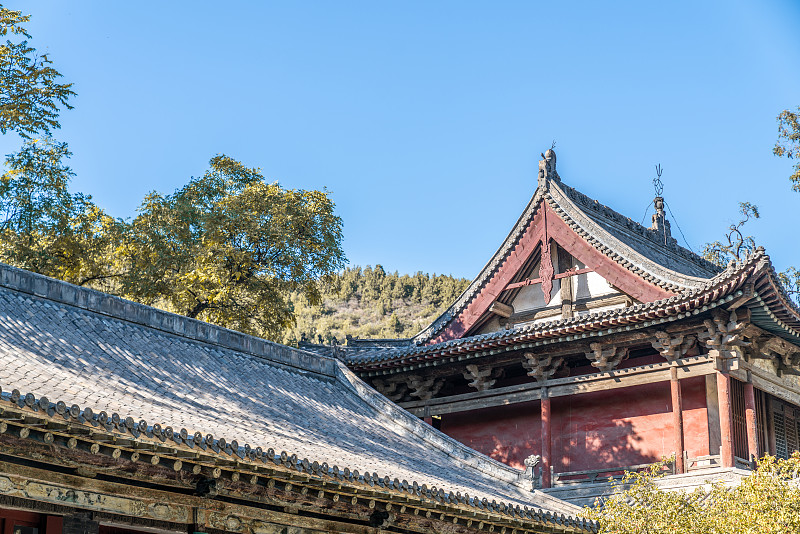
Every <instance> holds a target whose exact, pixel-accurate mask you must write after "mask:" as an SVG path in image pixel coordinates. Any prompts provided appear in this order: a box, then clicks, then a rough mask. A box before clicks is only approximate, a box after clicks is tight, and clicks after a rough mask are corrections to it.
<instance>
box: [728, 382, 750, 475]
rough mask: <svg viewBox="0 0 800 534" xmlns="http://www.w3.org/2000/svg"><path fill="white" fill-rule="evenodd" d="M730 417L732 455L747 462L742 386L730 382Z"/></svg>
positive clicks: (745, 422)
mask: <svg viewBox="0 0 800 534" xmlns="http://www.w3.org/2000/svg"><path fill="white" fill-rule="evenodd" d="M731 412H732V414H731V416H732V418H733V454H734V456H738V457H739V458H742V459H744V460H749V459H750V455H749V454H748V452H747V419H746V417H745V407H744V384H743V383H742V382H739V381H738V380H731Z"/></svg>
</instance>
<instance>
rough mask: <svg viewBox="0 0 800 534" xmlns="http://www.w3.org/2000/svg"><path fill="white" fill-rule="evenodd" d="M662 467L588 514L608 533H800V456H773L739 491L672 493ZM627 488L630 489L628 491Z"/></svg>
mask: <svg viewBox="0 0 800 534" xmlns="http://www.w3.org/2000/svg"><path fill="white" fill-rule="evenodd" d="M659 467H660V466H659V464H656V465H655V466H654V467H653V468H651V469H650V470H647V471H645V472H642V473H627V474H626V477H625V478H624V479H623V481H622V483H621V484H619V485H618V486H617V489H618V491H619V493H617V494H615V495H613V496H612V497H611V498H610V499H609V500H608V501H606V502H605V503H604V504H602V506H599V507H597V508H595V509H591V510H587V514H588V515H589V516H590V517H592V518H593V519H596V520H598V521H599V523H600V527H601V528H600V532H601V533H607V534H672V533H674V532H686V533H692V534H734V533H741V532H752V533H758V534H792V533H796V532H800V486H799V485H798V474H799V473H800V454H798V453H797V452H795V453H794V455H793V456H792V457H791V458H790V459H788V460H776V459H775V458H774V457H771V456H767V457H765V458H763V459H762V460H760V461H759V462H758V468H757V469H756V470H755V471H753V473H752V474H751V475H750V476H748V477H747V478H744V479H743V480H742V481H741V484H739V485H738V486H736V487H732V488H729V487H726V486H724V485H723V484H721V483H719V484H715V485H713V486H712V487H711V488H710V489H702V488H698V489H697V490H695V491H693V492H690V493H685V492H669V491H664V490H661V489H659V488H658V486H657V480H658V472H659ZM626 487H627V489H625V488H626Z"/></svg>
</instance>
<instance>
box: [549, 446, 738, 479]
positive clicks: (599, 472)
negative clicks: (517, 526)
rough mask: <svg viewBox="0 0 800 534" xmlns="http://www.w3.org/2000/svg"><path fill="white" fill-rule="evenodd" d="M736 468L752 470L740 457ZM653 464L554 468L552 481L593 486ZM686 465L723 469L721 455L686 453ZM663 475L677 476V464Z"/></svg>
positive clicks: (688, 468)
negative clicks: (592, 467)
mask: <svg viewBox="0 0 800 534" xmlns="http://www.w3.org/2000/svg"><path fill="white" fill-rule="evenodd" d="M734 460H735V464H734V465H735V466H736V467H738V468H740V469H752V468H753V467H752V465H751V463H750V462H748V461H747V460H745V459H744V458H739V457H738V456H737V457H736V458H734ZM651 465H653V464H639V465H627V466H622V467H606V468H604V469H585V470H583V471H565V472H562V473H556V472H554V471H553V467H552V466H551V467H550V472H551V473H552V476H551V480H552V485H553V487H555V486H570V485H573V484H591V483H593V482H605V481H607V480H609V479H614V480H620V479H622V477H624V476H625V472H626V471H642V470H644V469H647V468H648V467H650V466H651ZM684 465H685V466H686V471H687V472H691V471H698V470H700V469H711V468H719V467H722V462H721V461H720V455H719V454H707V455H705V456H696V457H692V458H689V457H688V455H686V454H685V453H684ZM662 473H663V474H665V475H674V474H675V463H674V462H668V463H667V464H665V465H664V468H663V470H662Z"/></svg>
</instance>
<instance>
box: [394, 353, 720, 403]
mask: <svg viewBox="0 0 800 534" xmlns="http://www.w3.org/2000/svg"><path fill="white" fill-rule="evenodd" d="M675 372H676V373H677V374H678V376H679V377H680V378H681V379H683V378H690V377H693V376H703V375H707V374H712V373H714V363H713V362H712V361H710V360H709V359H708V358H706V357H705V356H695V357H691V358H684V359H681V360H677V366H676V371H675ZM670 377H671V371H670V365H669V364H668V363H666V362H664V363H661V364H650V365H642V366H638V367H630V368H627V369H615V370H613V371H609V372H606V373H597V374H592V375H580V376H571V377H566V378H556V379H552V380H547V381H546V382H545V383H544V384H539V383H537V382H529V383H526V384H518V385H515V386H507V387H504V388H497V389H490V390H487V391H483V392H477V393H466V394H462V395H453V396H451V397H442V398H438V399H430V400H429V401H425V402H421V401H412V402H405V403H401V404H400V406H401V407H403V408H405V409H406V410H408V411H409V412H411V413H413V414H414V415H417V416H420V417H428V416H433V415H443V414H448V413H457V412H465V411H470V410H478V409H481V408H490V407H494V406H505V405H509V404H517V403H520V402H528V401H536V400H540V399H541V398H542V397H541V389H542V387H543V386H544V387H547V390H548V395H549V397H551V398H553V397H564V396H567V395H579V394H582V393H592V392H595V391H603V390H608V389H619V388H626V387H632V386H639V385H643V384H653V383H657V382H668V381H669V380H670Z"/></svg>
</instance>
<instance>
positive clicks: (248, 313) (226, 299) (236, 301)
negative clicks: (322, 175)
mask: <svg viewBox="0 0 800 534" xmlns="http://www.w3.org/2000/svg"><path fill="white" fill-rule="evenodd" d="M333 209H334V204H333V202H332V201H331V199H330V198H329V197H328V195H327V193H326V192H324V191H304V190H299V189H298V190H294V189H283V188H282V187H281V186H280V185H278V184H277V183H273V184H267V183H265V182H264V179H263V176H262V175H261V173H260V172H259V170H258V169H250V168H247V167H245V166H244V165H242V164H241V163H239V162H238V161H236V160H233V159H231V158H229V157H227V156H224V155H222V156H217V157H215V158H213V159H212V160H211V168H210V169H209V170H208V171H207V172H206V173H205V174H204V175H203V176H202V177H200V178H193V179H192V180H191V181H190V182H189V183H188V184H187V185H186V186H184V187H183V188H181V189H179V190H177V191H176V192H175V193H174V194H172V195H168V196H162V195H161V194H159V193H155V192H154V193H151V194H150V195H148V196H147V198H145V200H144V203H143V204H142V206H141V207H140V209H139V211H140V214H139V215H138V216H137V217H136V218H135V219H134V220H133V222H132V223H131V225H130V228H129V229H128V230H127V232H126V234H125V238H124V243H123V245H122V247H121V249H120V255H119V261H120V264H121V270H122V275H121V277H120V279H119V283H120V289H119V290H120V293H121V294H122V295H123V296H125V297H127V298H131V299H133V300H137V301H139V302H144V303H146V304H153V305H157V306H161V307H165V308H167V309H169V310H171V311H174V312H176V313H180V314H183V315H187V316H189V317H194V318H198V319H201V320H204V321H208V322H212V323H215V324H219V325H222V326H225V327H229V328H234V329H237V330H241V331H243V332H248V333H253V334H257V335H263V336H266V337H270V338H275V337H277V336H278V335H279V333H280V332H281V331H282V330H283V329H284V328H286V327H289V326H291V325H292V324H293V322H294V315H293V311H292V307H291V304H290V302H289V301H288V298H289V295H290V294H291V293H292V292H297V293H299V294H300V295H302V296H303V298H305V299H307V300H308V301H309V302H310V303H312V304H316V303H318V302H319V301H320V292H319V281H320V280H321V279H324V278H325V277H327V276H329V275H330V274H331V273H333V272H335V271H336V270H338V269H340V268H341V267H342V266H343V265H344V262H345V259H344V253H343V252H342V249H341V239H342V222H341V219H340V218H339V217H338V216H336V215H334V213H333Z"/></svg>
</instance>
